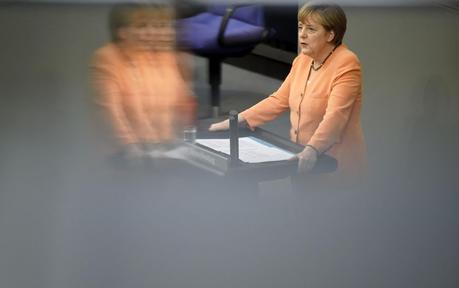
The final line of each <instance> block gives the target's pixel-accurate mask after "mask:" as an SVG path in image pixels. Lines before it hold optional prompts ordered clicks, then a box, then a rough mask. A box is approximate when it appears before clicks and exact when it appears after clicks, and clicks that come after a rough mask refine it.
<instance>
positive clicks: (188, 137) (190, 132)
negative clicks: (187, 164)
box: [183, 126, 197, 144]
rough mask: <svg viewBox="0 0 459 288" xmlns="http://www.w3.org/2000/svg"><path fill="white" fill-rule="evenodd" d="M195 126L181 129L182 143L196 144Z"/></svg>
mask: <svg viewBox="0 0 459 288" xmlns="http://www.w3.org/2000/svg"><path fill="white" fill-rule="evenodd" d="M196 130H197V129H196V126H185V127H184V128H183V142H187V143H191V144H194V143H195V142H196Z"/></svg>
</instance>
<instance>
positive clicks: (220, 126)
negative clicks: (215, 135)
mask: <svg viewBox="0 0 459 288" xmlns="http://www.w3.org/2000/svg"><path fill="white" fill-rule="evenodd" d="M228 129H229V120H228V119H226V120H223V121H220V122H217V123H214V124H212V125H210V127H209V131H212V132H216V131H225V130H228Z"/></svg>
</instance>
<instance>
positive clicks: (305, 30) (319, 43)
mask: <svg viewBox="0 0 459 288" xmlns="http://www.w3.org/2000/svg"><path fill="white" fill-rule="evenodd" d="M334 38H335V32H334V31H333V30H331V31H327V30H326V29H325V28H324V27H323V26H322V25H321V24H320V23H319V22H318V21H316V20H315V19H314V17H311V16H309V17H307V18H306V19H304V20H303V21H299V22H298V43H299V47H300V50H301V53H303V54H305V55H308V56H309V57H311V58H312V59H313V60H314V68H319V67H320V66H321V64H322V63H323V61H324V60H325V58H326V57H327V56H328V55H329V54H330V52H331V51H332V50H333V49H334V47H335V43H334V41H333V40H334ZM311 73H314V70H312V71H311ZM238 120H239V121H238V122H239V123H243V122H245V119H244V118H243V117H242V116H241V115H239V119H238ZM228 129H229V120H224V121H221V122H218V123H214V124H212V125H211V126H210V127H209V131H222V130H228ZM321 152H323V151H318V150H317V149H315V148H313V147H311V146H306V147H305V148H304V150H303V151H301V152H300V153H298V154H297V155H296V157H295V158H298V172H300V173H308V172H310V171H311V170H312V168H313V167H314V166H315V164H316V162H317V158H318V156H319V153H321Z"/></svg>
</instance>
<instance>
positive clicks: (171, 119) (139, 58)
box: [91, 43, 195, 144]
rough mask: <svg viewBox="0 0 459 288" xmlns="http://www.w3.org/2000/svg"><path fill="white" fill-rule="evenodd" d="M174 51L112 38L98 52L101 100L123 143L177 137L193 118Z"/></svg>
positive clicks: (95, 68) (95, 69)
mask: <svg viewBox="0 0 459 288" xmlns="http://www.w3.org/2000/svg"><path fill="white" fill-rule="evenodd" d="M179 62H180V61H179V56H178V54H177V53H175V52H145V51H143V52H139V51H134V50H128V49H121V48H120V47H119V46H117V45H116V44H113V43H110V44H107V45H105V46H104V47H102V48H100V49H99V50H97V51H96V52H95V54H94V57H93V60H92V64H91V70H92V82H93V86H94V87H95V89H96V90H97V92H98V96H99V97H98V101H97V102H98V104H99V105H101V106H102V107H103V108H104V109H105V110H106V111H107V112H108V116H109V118H110V119H111V123H112V124H113V125H112V126H113V128H114V131H115V136H117V138H118V139H119V141H120V143H121V144H130V143H162V142H169V141H173V140H174V138H175V135H176V133H177V132H178V131H180V129H181V127H182V126H183V125H185V124H187V123H190V122H192V121H193V120H194V111H195V99H194V97H193V96H192V92H191V89H189V87H188V85H187V83H186V81H185V79H184V75H183V73H181V69H183V65H184V63H179Z"/></svg>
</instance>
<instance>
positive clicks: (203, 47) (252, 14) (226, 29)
mask: <svg viewBox="0 0 459 288" xmlns="http://www.w3.org/2000/svg"><path fill="white" fill-rule="evenodd" d="M268 35H269V31H268V30H267V29H266V28H265V26H264V11H263V7H262V6H261V5H215V6H212V7H209V8H208V10H207V11H206V12H203V13H200V14H197V15H195V16H192V17H189V18H185V19H180V20H178V43H179V44H180V45H181V46H182V47H185V48H187V49H189V50H190V51H192V52H193V53H194V54H196V55H199V56H203V57H206V58H208V59H209V68H208V69H209V84H210V86H211V105H212V107H213V111H214V112H213V116H214V117H216V116H218V110H219V107H220V90H219V86H220V84H221V63H222V61H223V59H224V58H226V57H240V56H244V55H246V54H247V53H249V52H250V51H251V50H252V49H253V48H254V47H255V46H256V45H257V44H259V43H260V42H262V41H263V40H264V39H265V38H266V37H268Z"/></svg>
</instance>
